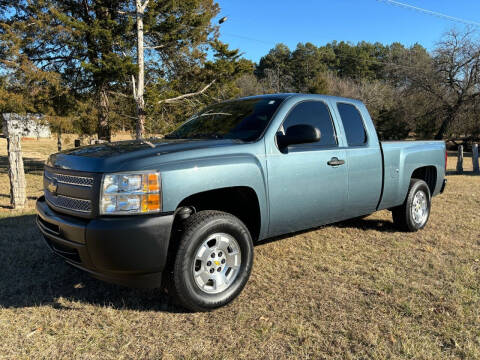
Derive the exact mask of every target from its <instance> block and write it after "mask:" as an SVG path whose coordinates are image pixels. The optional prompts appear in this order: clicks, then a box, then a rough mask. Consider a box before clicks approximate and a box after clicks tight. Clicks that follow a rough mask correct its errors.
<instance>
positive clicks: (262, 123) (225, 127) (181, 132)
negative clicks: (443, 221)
mask: <svg viewBox="0 0 480 360" xmlns="http://www.w3.org/2000/svg"><path fill="white" fill-rule="evenodd" d="M282 101H283V99H280V98H273V97H271V98H268V97H262V98H256V99H255V98H254V99H244V100H234V101H228V102H224V103H220V104H215V105H211V106H208V107H207V108H205V109H203V110H202V111H200V112H199V113H197V114H195V115H194V116H192V117H191V118H190V120H189V121H187V122H186V123H185V124H183V125H182V126H180V127H179V128H178V129H177V130H175V131H174V132H172V133H171V134H169V135H167V136H165V137H166V138H178V139H235V140H242V141H254V140H257V139H258V138H259V137H260V135H261V134H262V133H263V131H264V130H265V128H266V127H267V125H268V123H269V121H270V119H271V118H272V116H273V114H274V113H275V111H276V110H277V108H278V106H279V105H280V103H281V102H282Z"/></svg>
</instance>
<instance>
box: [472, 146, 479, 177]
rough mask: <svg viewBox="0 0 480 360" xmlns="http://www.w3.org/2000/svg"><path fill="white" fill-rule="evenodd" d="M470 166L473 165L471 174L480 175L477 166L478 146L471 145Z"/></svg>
mask: <svg viewBox="0 0 480 360" xmlns="http://www.w3.org/2000/svg"><path fill="white" fill-rule="evenodd" d="M472 164H473V173H474V174H480V168H479V166H478V144H477V143H474V144H473V145H472Z"/></svg>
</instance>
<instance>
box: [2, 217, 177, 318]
mask: <svg viewBox="0 0 480 360" xmlns="http://www.w3.org/2000/svg"><path fill="white" fill-rule="evenodd" d="M0 264H1V275H0V308H2V307H4V308H21V307H29V306H39V305H50V306H52V307H54V308H58V309H62V308H63V309H67V308H66V307H65V306H63V305H62V301H61V299H62V298H64V299H67V300H70V301H79V302H82V303H89V304H93V305H99V306H111V307H114V308H119V309H134V310H140V311H168V312H185V310H183V309H181V308H179V307H177V306H175V305H174V304H173V303H172V302H171V300H170V298H169V297H168V296H167V295H166V294H165V293H164V292H163V291H162V290H160V289H131V288H127V287H123V286H118V285H113V284H108V283H105V282H102V281H100V280H96V279H94V278H92V277H90V276H89V275H87V274H86V273H84V272H82V271H81V270H78V269H76V268H73V267H72V266H70V265H68V264H66V263H65V262H64V261H63V260H62V259H60V258H59V257H58V256H56V255H54V254H53V253H52V252H51V251H50V249H49V248H48V246H47V245H46V244H45V242H44V240H43V238H42V235H41V234H40V232H39V230H37V228H36V225H35V215H23V216H17V217H8V218H0Z"/></svg>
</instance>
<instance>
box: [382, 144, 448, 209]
mask: <svg viewBox="0 0 480 360" xmlns="http://www.w3.org/2000/svg"><path fill="white" fill-rule="evenodd" d="M380 146H381V148H382V152H383V177H384V182H383V184H384V185H383V192H382V197H381V200H380V202H379V206H378V210H381V209H388V208H391V207H394V206H398V205H400V204H402V203H403V201H404V200H405V195H406V194H407V191H408V187H409V184H410V179H411V178H412V174H413V172H414V170H415V169H419V168H425V170H424V171H428V173H429V176H430V178H429V181H428V182H427V183H429V187H430V191H431V193H432V195H436V194H438V193H439V192H440V189H441V186H442V181H443V178H444V177H445V142H443V141H382V142H380Z"/></svg>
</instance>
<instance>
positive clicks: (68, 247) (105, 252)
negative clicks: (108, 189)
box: [36, 196, 174, 287]
mask: <svg viewBox="0 0 480 360" xmlns="http://www.w3.org/2000/svg"><path fill="white" fill-rule="evenodd" d="M36 208H37V214H38V216H37V226H38V228H39V229H40V231H41V232H42V234H43V235H44V237H45V240H46V241H47V243H48V245H49V247H50V248H51V249H52V250H53V252H54V253H55V254H57V255H59V256H61V257H62V258H63V259H65V261H66V262H67V263H69V264H71V265H73V266H75V267H77V268H79V269H82V270H84V271H86V272H88V273H90V274H91V275H92V276H94V277H96V278H99V279H101V280H105V281H108V282H113V283H118V284H122V285H126V286H134V287H159V286H161V281H162V271H163V270H164V268H165V265H166V261H167V253H168V245H169V242H170V233H171V229H172V224H173V218H174V216H173V214H163V215H158V214H156V215H139V216H138V215H133V216H122V217H104V218H97V219H90V220H89V219H81V218H77V217H73V216H70V215H64V214H60V213H58V212H56V211H54V210H52V209H51V208H50V207H49V206H48V205H47V203H46V202H45V198H44V197H43V196H42V197H41V198H39V199H38V200H37V205H36Z"/></svg>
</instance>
